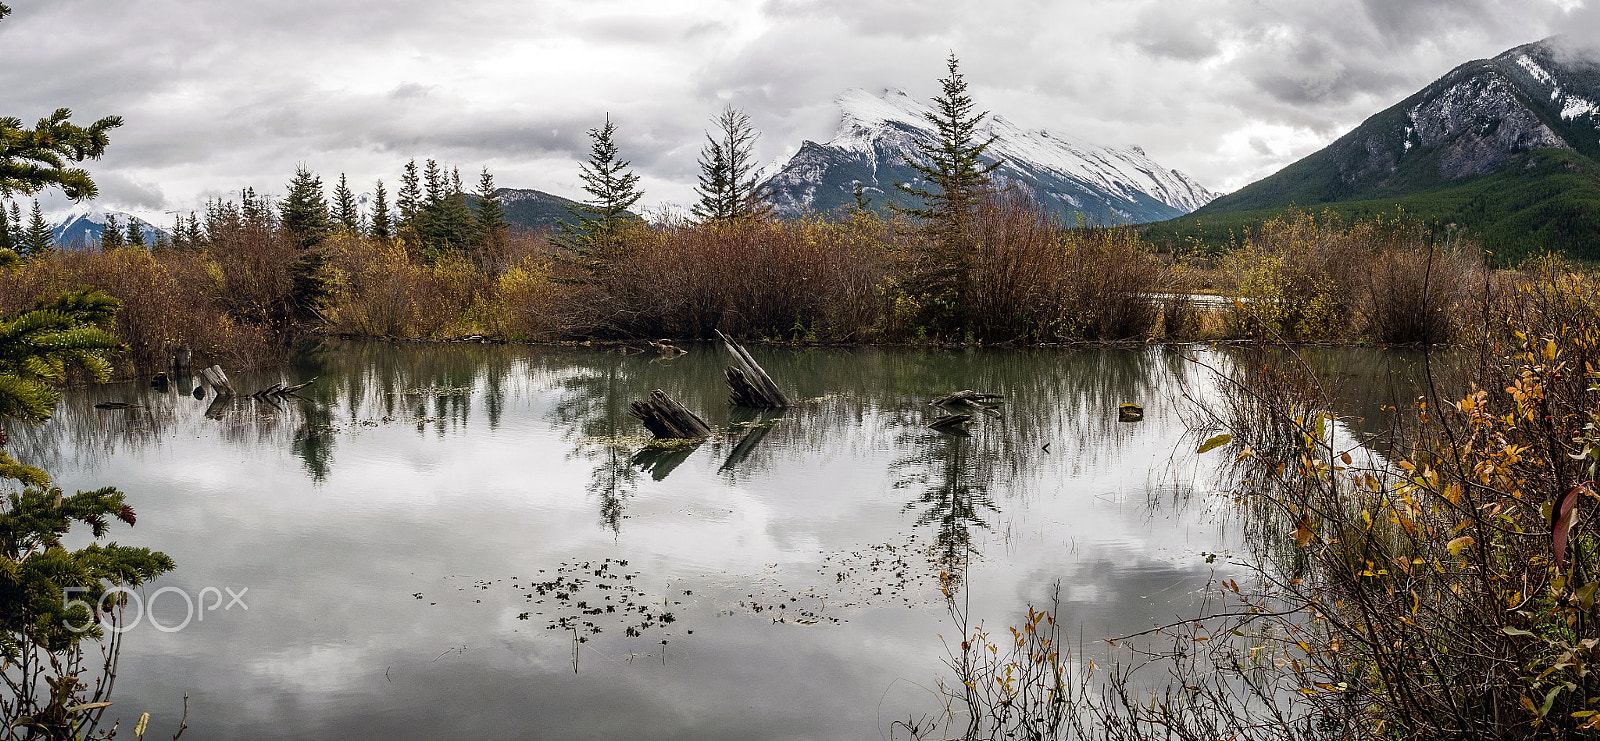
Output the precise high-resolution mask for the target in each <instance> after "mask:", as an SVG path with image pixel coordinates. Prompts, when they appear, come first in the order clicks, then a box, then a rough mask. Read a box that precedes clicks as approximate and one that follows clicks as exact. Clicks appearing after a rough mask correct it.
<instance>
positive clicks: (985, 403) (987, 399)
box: [931, 389, 1005, 417]
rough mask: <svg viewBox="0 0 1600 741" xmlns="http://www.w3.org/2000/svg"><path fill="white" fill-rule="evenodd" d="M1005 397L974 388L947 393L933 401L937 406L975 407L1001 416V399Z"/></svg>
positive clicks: (983, 411)
mask: <svg viewBox="0 0 1600 741" xmlns="http://www.w3.org/2000/svg"><path fill="white" fill-rule="evenodd" d="M1004 398H1005V397H1004V396H1002V395H1000V394H980V393H978V392H976V391H973V390H972V389H962V390H960V391H957V392H955V393H953V394H945V395H944V396H940V397H938V398H936V399H934V400H933V401H932V402H931V403H932V404H933V405H934V406H937V407H953V408H956V409H973V410H976V411H979V412H982V413H984V414H992V415H994V416H996V417H998V416H1000V410H999V409H996V407H998V406H1000V401H999V400H1000V399H1004Z"/></svg>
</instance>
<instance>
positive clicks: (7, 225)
mask: <svg viewBox="0 0 1600 741" xmlns="http://www.w3.org/2000/svg"><path fill="white" fill-rule="evenodd" d="M18 236H20V235H15V234H14V233H13V231H12V229H11V217H10V216H7V215H6V205H5V203H3V202H0V251H6V252H12V253H16V252H17V251H18V250H19V249H21V247H22V243H21V241H20V240H19V239H18V238H17V237H18Z"/></svg>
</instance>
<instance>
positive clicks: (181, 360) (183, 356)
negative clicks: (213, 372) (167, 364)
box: [172, 345, 194, 373]
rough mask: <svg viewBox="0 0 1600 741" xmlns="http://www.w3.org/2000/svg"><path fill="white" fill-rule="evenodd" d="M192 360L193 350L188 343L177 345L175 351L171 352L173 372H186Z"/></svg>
mask: <svg viewBox="0 0 1600 741" xmlns="http://www.w3.org/2000/svg"><path fill="white" fill-rule="evenodd" d="M193 360H194V351H192V350H190V349H189V346H188V345H179V346H178V349H177V351H176V352H174V353H172V369H173V371H174V372H175V373H187V372H188V371H189V370H190V366H189V364H190V362H191V361H193Z"/></svg>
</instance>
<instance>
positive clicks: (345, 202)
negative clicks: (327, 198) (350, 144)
mask: <svg viewBox="0 0 1600 741" xmlns="http://www.w3.org/2000/svg"><path fill="white" fill-rule="evenodd" d="M333 220H334V222H335V223H336V225H337V226H338V227H339V228H340V229H343V230H344V231H345V233H346V234H360V233H361V210H360V209H359V208H357V207H356V196H355V194H354V193H351V192H350V184H349V183H348V182H346V181H345V177H344V173H342V172H341V173H339V185H338V186H337V187H335V188H334V189H333Z"/></svg>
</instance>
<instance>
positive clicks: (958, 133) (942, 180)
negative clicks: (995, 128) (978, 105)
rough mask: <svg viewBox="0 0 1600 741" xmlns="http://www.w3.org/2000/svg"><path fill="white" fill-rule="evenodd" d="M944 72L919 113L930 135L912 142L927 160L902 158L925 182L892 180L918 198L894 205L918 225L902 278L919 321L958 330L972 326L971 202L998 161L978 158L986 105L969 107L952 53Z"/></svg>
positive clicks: (985, 143) (985, 142)
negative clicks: (915, 260) (909, 266)
mask: <svg viewBox="0 0 1600 741" xmlns="http://www.w3.org/2000/svg"><path fill="white" fill-rule="evenodd" d="M945 66H946V70H947V72H948V75H947V76H946V77H944V78H942V79H940V80H939V86H940V89H941V91H942V92H941V94H940V95H939V96H937V97H935V98H934V99H933V103H934V108H935V110H933V111H931V112H928V113H925V114H923V115H924V116H926V117H927V119H928V121H929V122H930V123H932V124H933V125H934V127H935V131H936V133H937V138H936V139H935V140H934V141H930V142H923V143H920V144H919V145H918V152H919V153H920V154H921V156H922V158H923V159H925V160H926V162H919V161H917V160H915V159H912V158H911V157H909V156H908V157H907V158H906V161H907V163H908V164H909V165H910V166H911V167H912V168H913V169H914V170H916V172H917V173H918V174H919V175H921V176H922V179H923V180H924V181H925V182H926V183H927V185H926V186H922V185H907V184H905V183H895V187H897V188H899V189H900V191H901V192H903V193H906V194H907V195H910V196H913V197H915V198H917V199H919V200H921V202H922V205H921V206H912V207H907V208H897V210H898V211H900V212H901V213H903V214H905V215H907V216H910V217H912V218H913V219H914V220H915V221H916V222H918V223H919V224H920V226H919V228H918V232H919V234H920V236H921V237H922V240H921V243H922V245H923V246H922V247H921V248H920V249H919V252H920V253H921V255H920V257H921V260H920V267H919V269H918V270H917V271H916V272H915V273H913V274H912V275H911V276H910V277H909V278H908V279H907V280H906V281H904V282H903V283H902V284H901V287H902V289H903V290H905V291H906V292H907V293H908V295H910V296H911V297H912V298H913V300H914V303H915V304H916V305H917V306H919V307H921V308H922V309H923V312H924V316H923V317H921V318H920V320H921V321H923V322H926V323H928V324H931V325H932V326H933V327H934V328H935V329H936V330H937V331H940V332H941V333H954V334H956V335H957V336H960V335H962V334H964V333H965V332H967V331H968V330H969V328H970V327H971V319H972V317H971V311H972V307H971V299H972V294H973V290H974V286H973V282H974V279H975V269H976V259H977V254H976V253H977V248H978V241H977V235H976V234H975V233H974V231H973V227H974V223H975V221H976V219H977V215H978V208H979V207H980V206H981V205H982V200H983V198H984V195H985V193H986V192H987V191H989V190H990V189H991V188H992V187H993V184H992V182H991V180H990V177H989V173H991V172H993V171H994V169H995V168H996V167H999V166H1000V161H999V160H996V161H993V162H989V163H987V164H985V163H984V161H983V154H984V150H986V149H988V147H989V145H990V144H991V143H993V142H994V137H993V136H990V137H988V138H982V137H980V136H979V134H978V126H979V124H981V123H982V122H983V119H984V117H986V116H988V115H989V114H988V112H987V111H985V112H982V113H974V112H973V110H974V105H973V102H972V97H971V96H970V95H968V93H967V82H966V80H965V79H964V78H963V77H962V76H961V65H960V61H959V60H957V59H956V55H955V54H954V53H952V54H951V55H950V57H949V58H948V59H947V60H945Z"/></svg>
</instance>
